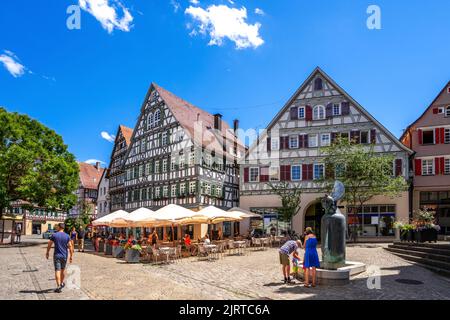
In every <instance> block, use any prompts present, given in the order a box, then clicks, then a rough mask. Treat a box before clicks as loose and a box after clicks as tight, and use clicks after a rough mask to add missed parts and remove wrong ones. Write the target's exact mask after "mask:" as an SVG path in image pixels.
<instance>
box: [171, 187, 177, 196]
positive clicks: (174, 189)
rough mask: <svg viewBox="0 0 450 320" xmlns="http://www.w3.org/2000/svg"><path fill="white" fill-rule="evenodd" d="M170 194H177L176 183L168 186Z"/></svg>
mask: <svg viewBox="0 0 450 320" xmlns="http://www.w3.org/2000/svg"><path fill="white" fill-rule="evenodd" d="M170 196H171V197H172V198H175V197H176V196H177V185H176V184H173V185H171V186H170Z"/></svg>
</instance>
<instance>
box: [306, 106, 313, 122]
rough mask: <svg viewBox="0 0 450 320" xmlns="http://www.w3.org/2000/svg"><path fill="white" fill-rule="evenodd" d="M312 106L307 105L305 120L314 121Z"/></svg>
mask: <svg viewBox="0 0 450 320" xmlns="http://www.w3.org/2000/svg"><path fill="white" fill-rule="evenodd" d="M312 116H313V114H312V107H311V106H306V107H305V120H306V121H312V118H313V117H312Z"/></svg>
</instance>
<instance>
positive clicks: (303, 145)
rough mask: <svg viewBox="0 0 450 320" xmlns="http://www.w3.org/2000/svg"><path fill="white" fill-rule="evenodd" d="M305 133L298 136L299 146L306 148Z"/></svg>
mask: <svg viewBox="0 0 450 320" xmlns="http://www.w3.org/2000/svg"><path fill="white" fill-rule="evenodd" d="M304 137H305V136H304V135H303V134H301V135H299V136H298V147H299V148H304V147H305V139H304Z"/></svg>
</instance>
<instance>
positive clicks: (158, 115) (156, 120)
mask: <svg viewBox="0 0 450 320" xmlns="http://www.w3.org/2000/svg"><path fill="white" fill-rule="evenodd" d="M160 122H161V110H159V109H158V110H156V111H155V114H154V116H153V126H154V127H156V126H158V125H159V123H160Z"/></svg>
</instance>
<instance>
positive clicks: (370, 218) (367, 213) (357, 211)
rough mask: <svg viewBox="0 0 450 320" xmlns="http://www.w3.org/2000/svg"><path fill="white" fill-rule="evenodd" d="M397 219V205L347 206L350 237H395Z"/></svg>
mask: <svg viewBox="0 0 450 320" xmlns="http://www.w3.org/2000/svg"><path fill="white" fill-rule="evenodd" d="M395 220H396V206H395V205H364V206H363V207H362V208H361V207H350V206H349V207H347V224H348V228H347V230H348V237H349V238H353V237H352V235H353V233H356V235H357V237H367V238H373V237H393V236H394V235H395V230H394V222H395Z"/></svg>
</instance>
